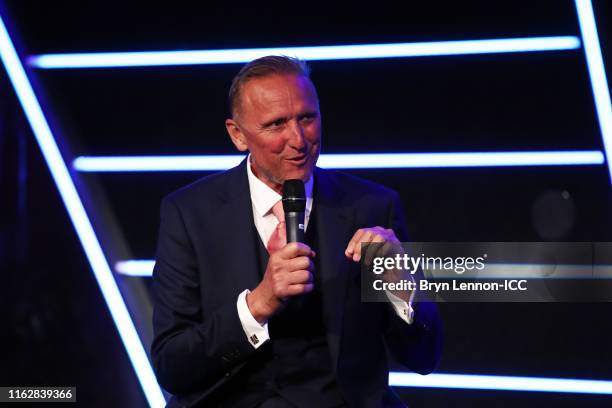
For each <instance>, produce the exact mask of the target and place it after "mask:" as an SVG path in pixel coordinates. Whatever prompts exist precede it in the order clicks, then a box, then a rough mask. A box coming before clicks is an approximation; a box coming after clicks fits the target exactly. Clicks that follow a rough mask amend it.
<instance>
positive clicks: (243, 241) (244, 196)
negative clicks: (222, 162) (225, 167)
mask: <svg viewBox="0 0 612 408" xmlns="http://www.w3.org/2000/svg"><path fill="white" fill-rule="evenodd" d="M229 172H230V174H229V175H228V176H229V177H228V178H227V183H226V184H225V189H224V190H223V191H221V192H220V194H219V200H220V201H221V203H220V205H219V212H218V214H213V216H214V217H216V218H217V222H218V223H219V225H220V226H219V228H218V229H217V231H220V236H219V237H218V239H220V242H221V244H222V248H223V250H224V251H225V252H224V253H220V254H219V256H221V257H222V258H221V259H223V261H224V263H225V266H226V267H225V268H224V270H225V271H226V273H228V274H229V275H230V276H228V277H227V281H228V282H231V283H230V284H231V286H232V287H233V288H234V291H237V292H236V294H238V293H239V292H241V291H242V290H244V289H245V288H249V289H251V290H252V289H253V288H255V287H256V286H257V285H258V284H259V280H260V279H259V272H258V268H259V263H258V258H257V253H256V250H257V249H256V248H257V247H256V245H257V241H256V240H255V237H256V236H255V234H254V232H253V231H254V230H253V228H254V225H255V223H254V221H253V207H252V204H251V194H250V189H249V181H248V176H247V170H246V159H245V160H243V161H242V163H241V164H240V165H239V166H238V167H235V168H233V169H231V170H229Z"/></svg>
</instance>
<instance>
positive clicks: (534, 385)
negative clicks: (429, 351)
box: [389, 372, 612, 395]
mask: <svg viewBox="0 0 612 408" xmlns="http://www.w3.org/2000/svg"><path fill="white" fill-rule="evenodd" d="M389 385H391V386H394V387H422V388H455V389H472V390H497V391H536V392H561V393H574V394H607V395H612V381H601V380H579V379H570V378H545V377H511V376H502V375H471V374H429V375H420V374H415V373H404V372H390V373H389Z"/></svg>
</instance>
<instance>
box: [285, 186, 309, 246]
mask: <svg viewBox="0 0 612 408" xmlns="http://www.w3.org/2000/svg"><path fill="white" fill-rule="evenodd" d="M283 210H284V211H285V226H286V228H287V243H289V242H304V230H305V228H306V227H305V226H304V212H305V211H306V191H305V189H304V182H302V180H297V179H291V180H285V182H284V183H283Z"/></svg>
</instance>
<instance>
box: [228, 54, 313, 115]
mask: <svg viewBox="0 0 612 408" xmlns="http://www.w3.org/2000/svg"><path fill="white" fill-rule="evenodd" d="M287 74H295V75H301V76H304V77H306V78H310V68H309V67H308V65H306V62H305V61H302V60H300V59H298V58H292V57H287V56H284V55H268V56H266V57H261V58H257V59H256V60H253V61H251V62H249V63H248V64H246V65H245V66H243V67H242V69H241V70H240V71H239V72H238V74H236V76H235V77H234V79H233V80H232V85H231V86H230V90H229V96H228V104H229V110H230V114H231V115H232V117H234V115H235V114H236V112H237V109H238V104H239V103H240V91H241V90H242V87H243V85H244V84H245V83H247V82H248V81H249V80H251V79H253V78H262V77H266V76H270V75H287Z"/></svg>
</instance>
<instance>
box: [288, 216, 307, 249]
mask: <svg viewBox="0 0 612 408" xmlns="http://www.w3.org/2000/svg"><path fill="white" fill-rule="evenodd" d="M285 226H286V228H287V243H289V242H304V229H305V226H304V213H303V212H293V211H290V212H285Z"/></svg>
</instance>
